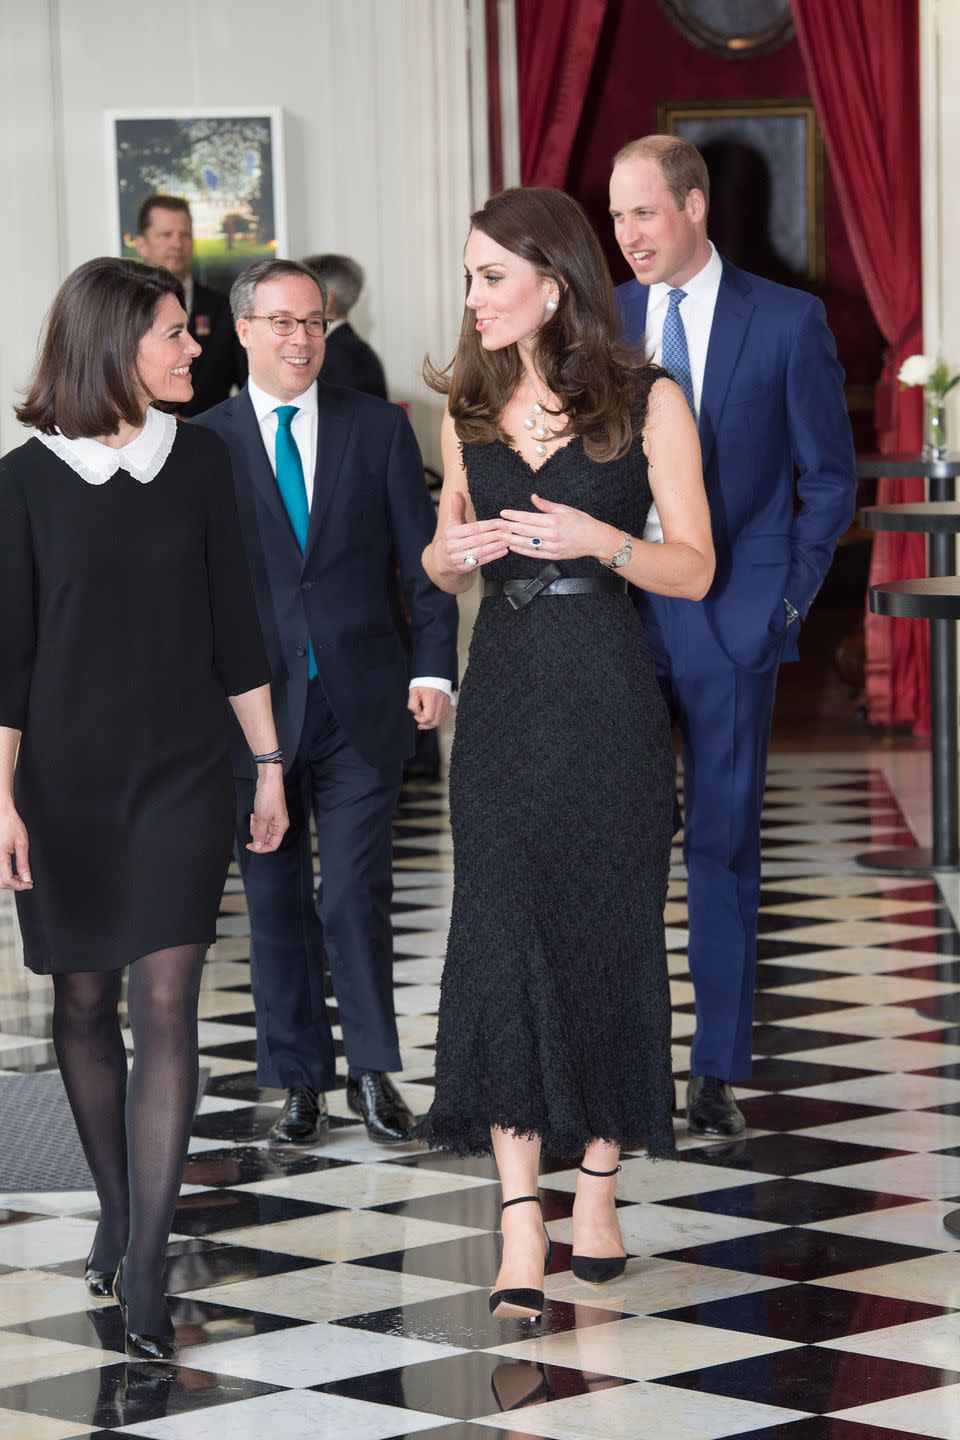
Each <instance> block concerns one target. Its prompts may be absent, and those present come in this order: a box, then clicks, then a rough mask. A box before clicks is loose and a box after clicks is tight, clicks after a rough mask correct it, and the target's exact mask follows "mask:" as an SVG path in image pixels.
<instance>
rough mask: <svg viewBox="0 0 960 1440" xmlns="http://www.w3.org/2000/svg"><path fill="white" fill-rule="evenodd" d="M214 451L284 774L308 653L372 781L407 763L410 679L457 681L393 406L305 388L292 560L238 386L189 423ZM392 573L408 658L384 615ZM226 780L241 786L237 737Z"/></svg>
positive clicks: (413, 448) (399, 414) (242, 754)
mask: <svg viewBox="0 0 960 1440" xmlns="http://www.w3.org/2000/svg"><path fill="white" fill-rule="evenodd" d="M195 423H196V424H198V425H205V426H207V427H208V428H209V429H211V430H213V431H215V432H216V433H217V434H218V435H220V436H221V437H222V438H223V439H224V440H225V441H226V443H227V447H228V449H229V451H230V458H231V460H232V462H233V478H234V484H235V487H236V492H237V507H238V509H239V512H240V524H241V527H242V529H243V535H244V540H245V542H246V547H247V556H248V559H249V562H250V571H251V575H252V577H253V585H254V590H255V592H256V597H257V606H258V609H259V612H260V625H261V628H262V630H263V638H264V641H265V643H266V647H267V655H268V658H269V661H270V667H271V672H272V693H273V713H274V717H275V719H276V723H277V732H278V735H279V740H280V745H281V747H282V749H283V751H284V753H285V755H286V758H287V764H288V765H289V764H290V763H291V762H292V760H293V757H294V756H295V754H296V752H297V747H298V745H299V743H300V736H301V733H302V730H303V720H304V712H305V708H306V702H307V663H308V662H307V642H308V639H309V641H310V642H311V643H312V645H313V651H314V655H315V657H316V661H317V670H318V672H319V677H320V681H321V683H322V685H323V689H324V693H325V694H326V697H327V699H328V701H329V703H330V706H331V709H332V710H333V713H334V715H335V716H336V718H337V721H338V722H339V724H340V726H341V728H342V729H343V730H344V732H345V733H346V736H347V738H348V740H349V741H350V743H351V744H352V745H353V746H354V747H355V749H357V750H358V751H359V752H360V754H361V755H362V756H363V758H364V759H365V760H367V761H368V762H369V763H370V764H372V765H375V766H377V768H379V769H383V768H391V767H395V766H396V765H398V764H399V763H401V762H402V761H403V759H404V758H405V757H406V756H408V755H409V754H411V753H412V751H413V741H414V729H413V723H412V719H411V717H410V715H409V713H408V711H407V708H406V705H407V691H408V687H409V683H410V679H411V677H415V676H418V675H434V676H438V677H444V678H446V679H449V680H451V681H452V682H454V683H455V682H456V675H457V604H456V600H455V599H454V598H453V596H451V595H445V594H444V593H443V591H441V590H439V589H438V588H437V587H436V586H435V585H434V584H433V582H432V581H431V580H429V579H428V578H427V575H426V572H425V571H424V569H423V566H422V564H421V560H420V557H421V554H422V552H423V548H424V546H425V545H426V544H427V543H428V542H429V541H430V539H431V538H432V536H433V533H434V523H435V518H434V511H433V505H432V503H431V501H430V497H429V494H428V492H427V487H426V484H425V483H424V478H423V462H422V460H421V457H420V451H419V449H418V447H417V442H416V440H415V438H414V434H413V431H412V430H411V428H410V423H409V421H408V420H407V417H406V415H405V414H404V413H403V411H402V410H401V409H400V408H399V406H396V405H390V404H388V403H387V402H386V401H384V400H378V399H375V398H374V397H372V396H369V395H362V394H360V393H359V392H358V391H354V390H344V389H341V388H339V387H338V386H334V385H326V384H324V383H323V382H322V381H320V382H318V414H317V465H316V472H315V474H314V488H313V503H312V505H311V507H310V523H309V529H308V531H307V544H306V550H305V552H304V553H303V554H301V552H300V547H299V545H298V544H297V540H296V536H295V535H294V533H293V527H292V526H291V524H290V519H289V517H288V515H287V511H286V508H285V506H284V503H283V501H282V499H281V498H280V492H279V490H278V489H277V482H276V478H275V476H274V473H273V468H272V466H271V464H270V461H269V459H268V458H267V452H266V449H265V448H264V444H263V438H262V436H261V434H260V426H259V424H258V422H257V417H256V414H255V412H254V409H253V405H252V403H251V401H250V393H249V391H248V390H247V389H246V387H245V388H244V389H243V390H241V391H240V392H239V393H238V394H237V395H234V396H232V397H231V398H230V399H229V400H225V401H224V402H223V404H222V405H217V406H216V407H215V408H214V409H213V410H209V411H208V412H207V413H206V414H205V415H202V416H200V418H199V419H198V420H197V421H196V422H195ZM394 565H398V566H399V571H400V584H401V587H402V590H403V594H404V598H405V600H406V604H407V609H408V611H409V615H410V640H411V645H412V653H411V655H410V657H409V659H408V656H407V653H406V651H405V650H404V648H403V645H402V644H401V642H400V637H399V636H398V634H397V630H396V627H395V625H394V623H393V619H392V617H391V612H390V582H391V576H392V573H393V567H394ZM235 740H236V743H235V745H234V752H233V758H234V774H235V775H238V776H252V775H253V774H254V773H255V771H254V767H253V765H252V761H251V758H250V753H249V750H248V749H247V746H246V744H245V742H244V741H243V739H242V736H241V735H240V733H239V727H237V733H236V737H235Z"/></svg>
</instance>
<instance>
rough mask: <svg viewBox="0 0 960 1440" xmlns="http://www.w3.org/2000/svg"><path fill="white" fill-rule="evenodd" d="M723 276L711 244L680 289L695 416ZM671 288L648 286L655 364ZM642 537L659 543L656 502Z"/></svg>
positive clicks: (660, 350)
mask: <svg viewBox="0 0 960 1440" xmlns="http://www.w3.org/2000/svg"><path fill="white" fill-rule="evenodd" d="M722 277H723V261H722V260H721V259H720V256H719V255H718V254H717V250H716V247H715V246H714V245H713V243H712V242H711V244H710V259H709V260H708V261H707V263H706V265H704V267H703V269H702V270H700V271H698V272H697V274H696V275H694V277H693V279H692V280H687V281H686V283H685V284H683V285H682V286H680V289H682V290H685V291H686V292H687V293H686V299H684V300H682V301H681V303H680V321H681V324H682V325H683V331H684V334H685V335H686V337H687V353H688V355H689V357H690V379H691V381H692V383H693V404H694V409H695V410H696V415H697V418H698V419H699V416H700V397H701V395H702V394H703V374H704V371H705V370H706V368H707V347H708V346H709V344H710V330H711V328H712V326H713V312H714V310H715V309H716V305H717V292H718V291H719V289H720V281H721V279H722ZM673 288H674V287H673V286H672V285H667V284H665V283H664V282H663V281H658V282H657V284H656V285H651V286H650V293H649V295H648V296H647V325H646V337H647V352H648V354H649V355H650V358H651V360H652V361H653V363H654V364H655V365H659V364H660V357H661V355H662V353H663V322H664V319H665V318H666V314H667V308H668V306H669V304H670V299H669V297H670V291H671V290H672V289H673ZM643 538H644V540H653V541H657V542H660V543H662V541H663V530H662V528H661V525H660V517H659V515H658V514H657V507H656V505H651V506H650V513H649V515H648V516H647V524H646V528H645V529H644V532H643Z"/></svg>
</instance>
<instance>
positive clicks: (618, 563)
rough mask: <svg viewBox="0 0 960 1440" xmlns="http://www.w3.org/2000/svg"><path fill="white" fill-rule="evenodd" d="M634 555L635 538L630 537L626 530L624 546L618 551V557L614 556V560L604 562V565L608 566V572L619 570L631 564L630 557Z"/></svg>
mask: <svg viewBox="0 0 960 1440" xmlns="http://www.w3.org/2000/svg"><path fill="white" fill-rule="evenodd" d="M632 554H633V536H632V535H628V534H627V532H626V530H624V532H623V544H622V545H621V546H620V549H619V550H618V551H617V553H616V555H614V557H613V559H612V560H604V562H603V563H604V565H606V567H607V569H608V570H619V569H620V568H621V567H622V566H624V565H629V564H630V556H631V555H632Z"/></svg>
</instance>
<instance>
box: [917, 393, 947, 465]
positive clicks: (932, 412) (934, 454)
mask: <svg viewBox="0 0 960 1440" xmlns="http://www.w3.org/2000/svg"><path fill="white" fill-rule="evenodd" d="M948 450H949V447H948V445H947V407H946V402H945V401H944V398H943V396H942V395H932V394H930V393H929V391H924V395H923V458H924V460H944V459H946V456H947V453H948Z"/></svg>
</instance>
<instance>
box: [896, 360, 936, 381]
mask: <svg viewBox="0 0 960 1440" xmlns="http://www.w3.org/2000/svg"><path fill="white" fill-rule="evenodd" d="M936 368H937V359H936V356H934V355H908V356H907V358H906V360H904V362H903V364H902V365H901V366H900V374H899V375H898V376H897V379H898V380H899V381H900V384H901V385H923V386H927V385H929V384H930V381H931V380H932V379H933V374H934V371H935V370H936Z"/></svg>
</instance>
